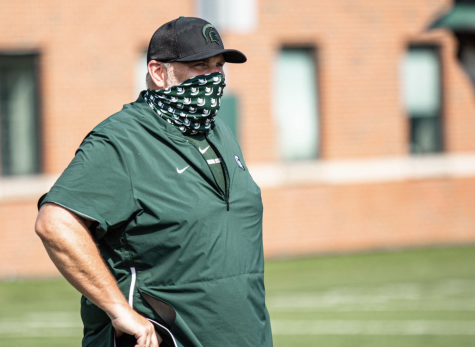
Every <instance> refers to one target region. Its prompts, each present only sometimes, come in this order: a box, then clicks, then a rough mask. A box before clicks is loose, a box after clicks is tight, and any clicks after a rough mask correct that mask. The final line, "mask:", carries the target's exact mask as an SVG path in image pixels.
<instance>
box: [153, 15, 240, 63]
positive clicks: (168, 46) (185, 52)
mask: <svg viewBox="0 0 475 347" xmlns="http://www.w3.org/2000/svg"><path fill="white" fill-rule="evenodd" d="M218 54H223V56H224V60H225V61H226V62H228V63H245V62H246V60H247V58H246V56H245V55H244V54H242V53H241V52H239V51H237V50H235V49H224V45H223V41H222V40H221V36H219V33H218V31H217V30H216V28H215V27H214V26H213V25H212V24H211V23H209V22H207V21H205V20H204V19H201V18H195V17H180V18H177V19H174V20H172V21H170V22H168V23H165V24H163V25H162V26H161V27H160V28H158V29H157V31H155V33H154V34H153V36H152V39H151V40H150V44H149V45H148V51H147V64H148V62H149V61H150V60H157V61H160V62H163V63H167V62H172V61H180V62H186V61H196V60H201V59H207V58H210V57H213V56H215V55H218Z"/></svg>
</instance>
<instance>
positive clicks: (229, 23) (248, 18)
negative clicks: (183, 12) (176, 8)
mask: <svg viewBox="0 0 475 347" xmlns="http://www.w3.org/2000/svg"><path fill="white" fill-rule="evenodd" d="M196 5H197V13H198V17H200V18H203V19H205V20H207V21H208V22H210V23H211V24H213V25H214V26H215V27H216V28H217V29H218V30H220V31H228V30H229V31H234V32H240V33H246V32H249V31H252V30H254V29H255V27H256V25H257V0H197V1H196Z"/></svg>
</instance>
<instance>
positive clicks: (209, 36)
mask: <svg viewBox="0 0 475 347" xmlns="http://www.w3.org/2000/svg"><path fill="white" fill-rule="evenodd" d="M202 32H203V36H204V37H205V39H206V44H208V43H213V42H216V43H217V44H218V45H219V36H218V33H217V32H216V29H215V27H214V26H212V25H211V24H206V25H205V26H204V27H203V31H202Z"/></svg>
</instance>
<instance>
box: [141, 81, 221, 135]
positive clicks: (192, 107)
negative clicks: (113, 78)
mask: <svg viewBox="0 0 475 347" xmlns="http://www.w3.org/2000/svg"><path fill="white" fill-rule="evenodd" d="M225 86H226V84H225V83H224V76H223V75H222V74H221V73H220V72H214V73H211V74H207V75H201V76H196V77H193V78H190V79H188V80H186V81H185V82H183V83H181V84H179V85H177V86H173V87H170V88H167V89H159V90H150V89H148V90H147V91H146V92H145V95H144V99H145V102H146V103H148V104H149V105H150V107H151V108H152V109H153V110H154V111H155V112H156V113H157V114H158V115H159V116H160V117H162V118H163V119H165V120H166V121H167V122H168V123H170V124H172V125H173V126H176V127H178V129H180V131H181V132H182V133H183V134H186V135H193V134H198V133H204V132H206V131H207V130H208V129H209V128H210V127H211V124H212V123H213V122H214V117H215V116H216V114H217V113H218V111H219V108H220V106H221V96H222V95H223V89H224V87H225Z"/></svg>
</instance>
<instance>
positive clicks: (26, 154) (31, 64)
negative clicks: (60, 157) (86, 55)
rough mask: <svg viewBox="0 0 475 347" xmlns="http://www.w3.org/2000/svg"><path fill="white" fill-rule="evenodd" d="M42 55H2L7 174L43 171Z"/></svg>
mask: <svg viewBox="0 0 475 347" xmlns="http://www.w3.org/2000/svg"><path fill="white" fill-rule="evenodd" d="M37 62H38V55H36V54H30V55H27V54H24V55H5V54H3V55H0V146H1V151H0V154H1V172H2V175H4V176H9V175H31V174H37V173H39V172H40V136H39V133H40V131H39V102H38V81H37Z"/></svg>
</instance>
